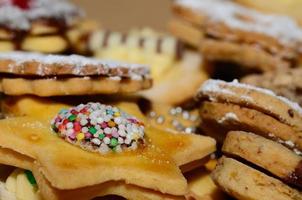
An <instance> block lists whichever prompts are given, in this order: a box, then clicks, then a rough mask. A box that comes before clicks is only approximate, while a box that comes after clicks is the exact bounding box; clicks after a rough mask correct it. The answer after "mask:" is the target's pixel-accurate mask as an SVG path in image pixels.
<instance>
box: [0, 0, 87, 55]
mask: <svg viewBox="0 0 302 200" xmlns="http://www.w3.org/2000/svg"><path fill="white" fill-rule="evenodd" d="M0 13H1V16H0V44H1V47H2V48H1V51H13V50H22V51H37V52H44V53H67V52H68V51H70V50H71V49H72V46H71V40H70V39H69V35H70V34H68V33H69V32H70V31H71V30H75V29H77V30H79V31H81V30H82V29H81V26H80V25H79V23H81V19H82V18H83V11H81V10H80V9H79V8H78V7H76V6H75V5H74V4H72V3H70V2H68V1H67V0H63V1H58V0H56V1H49V0H47V1H45V0H33V1H29V0H25V1H13V0H8V1H5V2H2V3H1V5H0ZM2 44H3V45H2Z"/></svg>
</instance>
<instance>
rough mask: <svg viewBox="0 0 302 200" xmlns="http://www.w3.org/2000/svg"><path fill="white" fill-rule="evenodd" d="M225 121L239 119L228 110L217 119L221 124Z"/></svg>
mask: <svg viewBox="0 0 302 200" xmlns="http://www.w3.org/2000/svg"><path fill="white" fill-rule="evenodd" d="M226 121H239V119H238V117H237V115H236V114H235V113H232V112H228V113H226V114H225V115H224V116H223V117H222V118H221V119H219V120H218V122H219V123H220V124H223V123H225V122H226Z"/></svg>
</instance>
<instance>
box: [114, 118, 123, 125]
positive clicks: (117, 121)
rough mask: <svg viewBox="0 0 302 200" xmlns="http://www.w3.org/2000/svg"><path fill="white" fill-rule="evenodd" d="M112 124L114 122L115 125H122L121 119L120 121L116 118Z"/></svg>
mask: <svg viewBox="0 0 302 200" xmlns="http://www.w3.org/2000/svg"><path fill="white" fill-rule="evenodd" d="M114 122H115V123H116V124H121V123H122V119H121V118H120V117H116V118H115V119H114Z"/></svg>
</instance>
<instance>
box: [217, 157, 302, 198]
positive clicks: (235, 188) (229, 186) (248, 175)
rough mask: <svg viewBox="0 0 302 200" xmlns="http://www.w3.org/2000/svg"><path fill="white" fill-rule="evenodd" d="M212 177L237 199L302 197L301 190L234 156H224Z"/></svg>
mask: <svg viewBox="0 0 302 200" xmlns="http://www.w3.org/2000/svg"><path fill="white" fill-rule="evenodd" d="M212 178H213V180H214V182H215V183H216V184H217V185H218V186H219V187H220V188H221V189H223V190H224V191H225V192H227V193H228V194H230V195H231V196H233V197H235V198H237V199H250V200H259V199H262V200H271V199H275V200H293V199H294V200H301V199H302V194H301V192H299V191H297V190H295V189H293V188H290V187H289V186H287V185H286V184H284V183H282V182H281V181H279V180H277V179H275V178H273V177H271V176H268V175H266V174H264V173H262V172H260V171H257V170H255V169H253V168H251V167H249V166H247V165H245V164H242V163H241V162H238V161H236V160H234V159H232V158H227V157H222V158H221V159H220V160H219V163H218V165H217V167H216V169H215V170H214V171H213V173H212Z"/></svg>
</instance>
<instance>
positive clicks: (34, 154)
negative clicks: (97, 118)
mask: <svg viewBox="0 0 302 200" xmlns="http://www.w3.org/2000/svg"><path fill="white" fill-rule="evenodd" d="M18 120H20V121H18ZM0 123H3V126H5V127H7V128H8V129H10V130H11V132H8V130H4V129H3V133H4V132H6V135H7V136H8V137H10V136H12V135H14V137H12V138H10V139H13V138H14V139H13V140H15V139H16V142H13V143H11V144H12V145H11V146H10V145H9V146H7V145H6V144H9V143H10V142H9V140H10V139H9V138H4V137H2V139H1V141H2V142H4V143H6V144H4V143H1V147H4V148H9V149H12V150H14V151H18V152H22V154H24V155H26V156H28V157H31V158H33V159H35V160H36V163H37V164H38V165H39V171H41V173H43V175H44V176H45V177H46V179H47V180H48V181H50V183H51V184H52V186H53V187H55V188H58V189H64V190H65V189H76V188H81V187H85V186H89V185H96V184H101V183H104V182H107V181H109V180H123V179H124V178H122V177H121V176H125V178H126V179H129V180H127V181H126V182H127V183H129V184H133V185H139V186H141V187H144V188H149V189H154V190H159V191H160V192H162V193H168V194H173V195H182V194H184V193H185V192H186V181H185V179H184V178H183V176H182V174H181V172H180V170H179V169H178V167H177V166H176V165H175V164H174V162H173V160H172V159H171V158H170V157H169V156H167V155H166V154H165V153H164V152H162V150H160V149H159V148H158V147H156V146H155V145H153V146H152V145H150V146H149V145H148V144H147V143H148V141H147V140H146V141H145V142H144V144H145V145H144V146H140V145H137V146H135V145H134V146H133V145H130V146H132V147H130V146H129V145H127V146H128V147H126V146H125V145H123V146H124V147H125V148H126V149H127V150H126V149H124V147H122V149H124V150H122V152H120V150H121V149H120V150H118V149H119V148H118V149H116V150H117V151H118V152H120V153H118V152H116V154H114V153H113V154H112V153H110V152H112V149H113V148H108V147H109V146H108V145H107V148H106V147H105V145H104V143H105V141H103V142H101V143H100V142H98V143H97V141H96V139H95V140H90V142H88V143H87V144H82V146H81V148H80V147H78V146H79V145H81V143H73V144H70V143H72V141H71V140H70V139H68V138H67V137H65V136H67V135H65V136H64V137H63V135H62V137H63V138H65V140H66V141H64V140H63V139H61V138H59V137H58V136H56V135H54V132H53V131H52V130H51V129H50V123H49V121H43V120H41V121H39V120H37V119H35V118H31V117H20V118H10V119H7V121H6V120H4V121H1V122H0ZM111 124H112V123H111ZM20 125H21V126H22V127H23V128H22V129H23V131H20V128H17V127H18V126H20ZM52 127H53V128H55V126H54V125H53V126H52ZM15 128H17V129H19V131H18V132H19V133H20V135H19V134H16V135H15V133H16V132H15V131H16V130H14V129H15ZM55 130H58V129H55ZM59 130H60V129H59ZM74 130H75V129H74ZM83 131H84V130H83ZM90 131H93V130H90ZM69 132H70V131H69ZM106 132H107V129H106ZM65 133H67V132H61V134H65ZM19 136H20V137H19ZM87 136H88V135H87V134H86V136H85V137H87ZM140 137H141V136H140ZM140 137H139V138H140ZM17 138H18V139H17ZM22 138H23V139H22ZM26 138H27V139H26ZM100 138H101V136H100ZM19 139H20V140H19ZM74 139H75V138H74ZM129 139H131V138H129ZM17 140H18V141H17ZM77 140H78V141H80V140H83V138H80V136H79V137H77ZM98 140H99V139H98ZM105 140H106V139H105ZM113 140H114V139H113ZM1 141H0V142H1ZM83 141H84V140H83ZM110 141H111V140H110ZM127 141H128V140H127ZM127 141H124V142H126V143H127ZM131 141H132V140H131ZM140 141H141V140H140ZM92 143H93V144H95V145H99V147H98V148H90V147H92V146H93V144H92ZM106 143H107V142H106ZM114 143H115V145H114V146H117V144H118V143H116V142H114ZM131 143H132V142H131ZM139 143H140V142H139ZM54 144H55V145H54ZM57 145H58V146H57ZM83 145H84V146H83ZM91 145H92V146H91ZM112 145H113V143H112V144H111V147H113V146H112ZM42 146H43V147H42ZM82 148H85V149H86V150H83V149H82ZM21 149H23V150H22V151H20V150H21ZM38 149H39V150H38ZM43 149H44V150H43ZM104 150H107V152H108V153H107V154H104V153H105V152H106V151H104ZM128 150H129V151H128ZM91 151H92V152H91ZM127 151H128V152H127ZM93 152H96V153H93ZM40 153H41V154H40ZM61 156H62V157H61ZM74 156H76V157H77V158H76V157H74ZM60 157H61V158H60ZM164 157H165V158H164ZM66 158H68V159H66ZM149 159H150V160H149ZM148 160H149V161H150V162H149V161H148ZM132 161H133V162H132ZM126 163H127V164H126ZM131 163H132V164H133V163H135V166H136V167H138V168H140V169H138V168H136V167H135V168H136V169H134V168H133V167H134V166H132V164H131ZM151 163H152V164H151ZM120 164H121V165H120ZM125 164H126V165H127V166H128V167H125ZM149 164H151V165H149ZM118 165H120V166H123V167H122V168H120V169H118V168H119V167H118ZM82 167H84V168H85V169H87V167H88V168H89V170H81V168H82ZM100 168H102V169H100ZM82 169H83V168H82ZM152 169H153V170H152ZM155 169H156V170H155ZM108 170H109V171H108ZM111 170H114V172H113V171H112V172H110V171H111ZM116 170H118V171H120V170H122V171H123V170H127V171H128V172H125V173H123V172H122V171H120V172H119V173H116V172H117V171H116ZM131 170H134V171H133V172H134V174H132V172H130V171H131ZM140 170H143V171H144V170H147V171H149V172H150V173H149V172H147V171H145V172H144V173H141V174H140ZM80 171H81V172H80ZM96 171H98V172H100V171H102V173H96ZM164 171H165V172H164ZM70 173H72V174H73V175H72V176H70ZM76 174H78V175H79V177H77V176H76ZM97 174H98V175H97ZM131 174H132V175H133V177H135V178H134V179H132V178H130V177H132V175H131ZM148 174H149V175H150V176H152V178H151V179H152V180H151V179H148V178H146V177H145V178H143V180H144V181H143V182H144V183H142V182H141V181H138V180H139V179H140V178H139V177H141V175H143V176H148ZM96 175H97V176H96ZM158 175H160V177H161V178H156V177H157V176H158ZM64 176H66V177H65V178H64ZM67 176H68V178H67ZM118 176H120V177H118ZM164 176H168V177H169V178H167V179H166V177H164ZM83 177H85V179H83ZM110 177H112V178H110ZM71 178H72V179H73V180H71ZM126 179H124V180H126ZM130 179H132V180H130ZM156 180H160V182H162V183H163V180H169V181H170V180H171V181H173V184H168V183H166V184H165V185H166V186H164V187H161V186H160V184H159V183H156V184H153V183H155V182H157V181H156ZM137 181H138V182H137ZM154 181H155V182H154ZM135 182H137V184H135ZM152 182H153V183H152ZM141 183H142V184H141ZM172 185H173V186H172ZM172 187H175V188H173V189H172Z"/></svg>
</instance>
